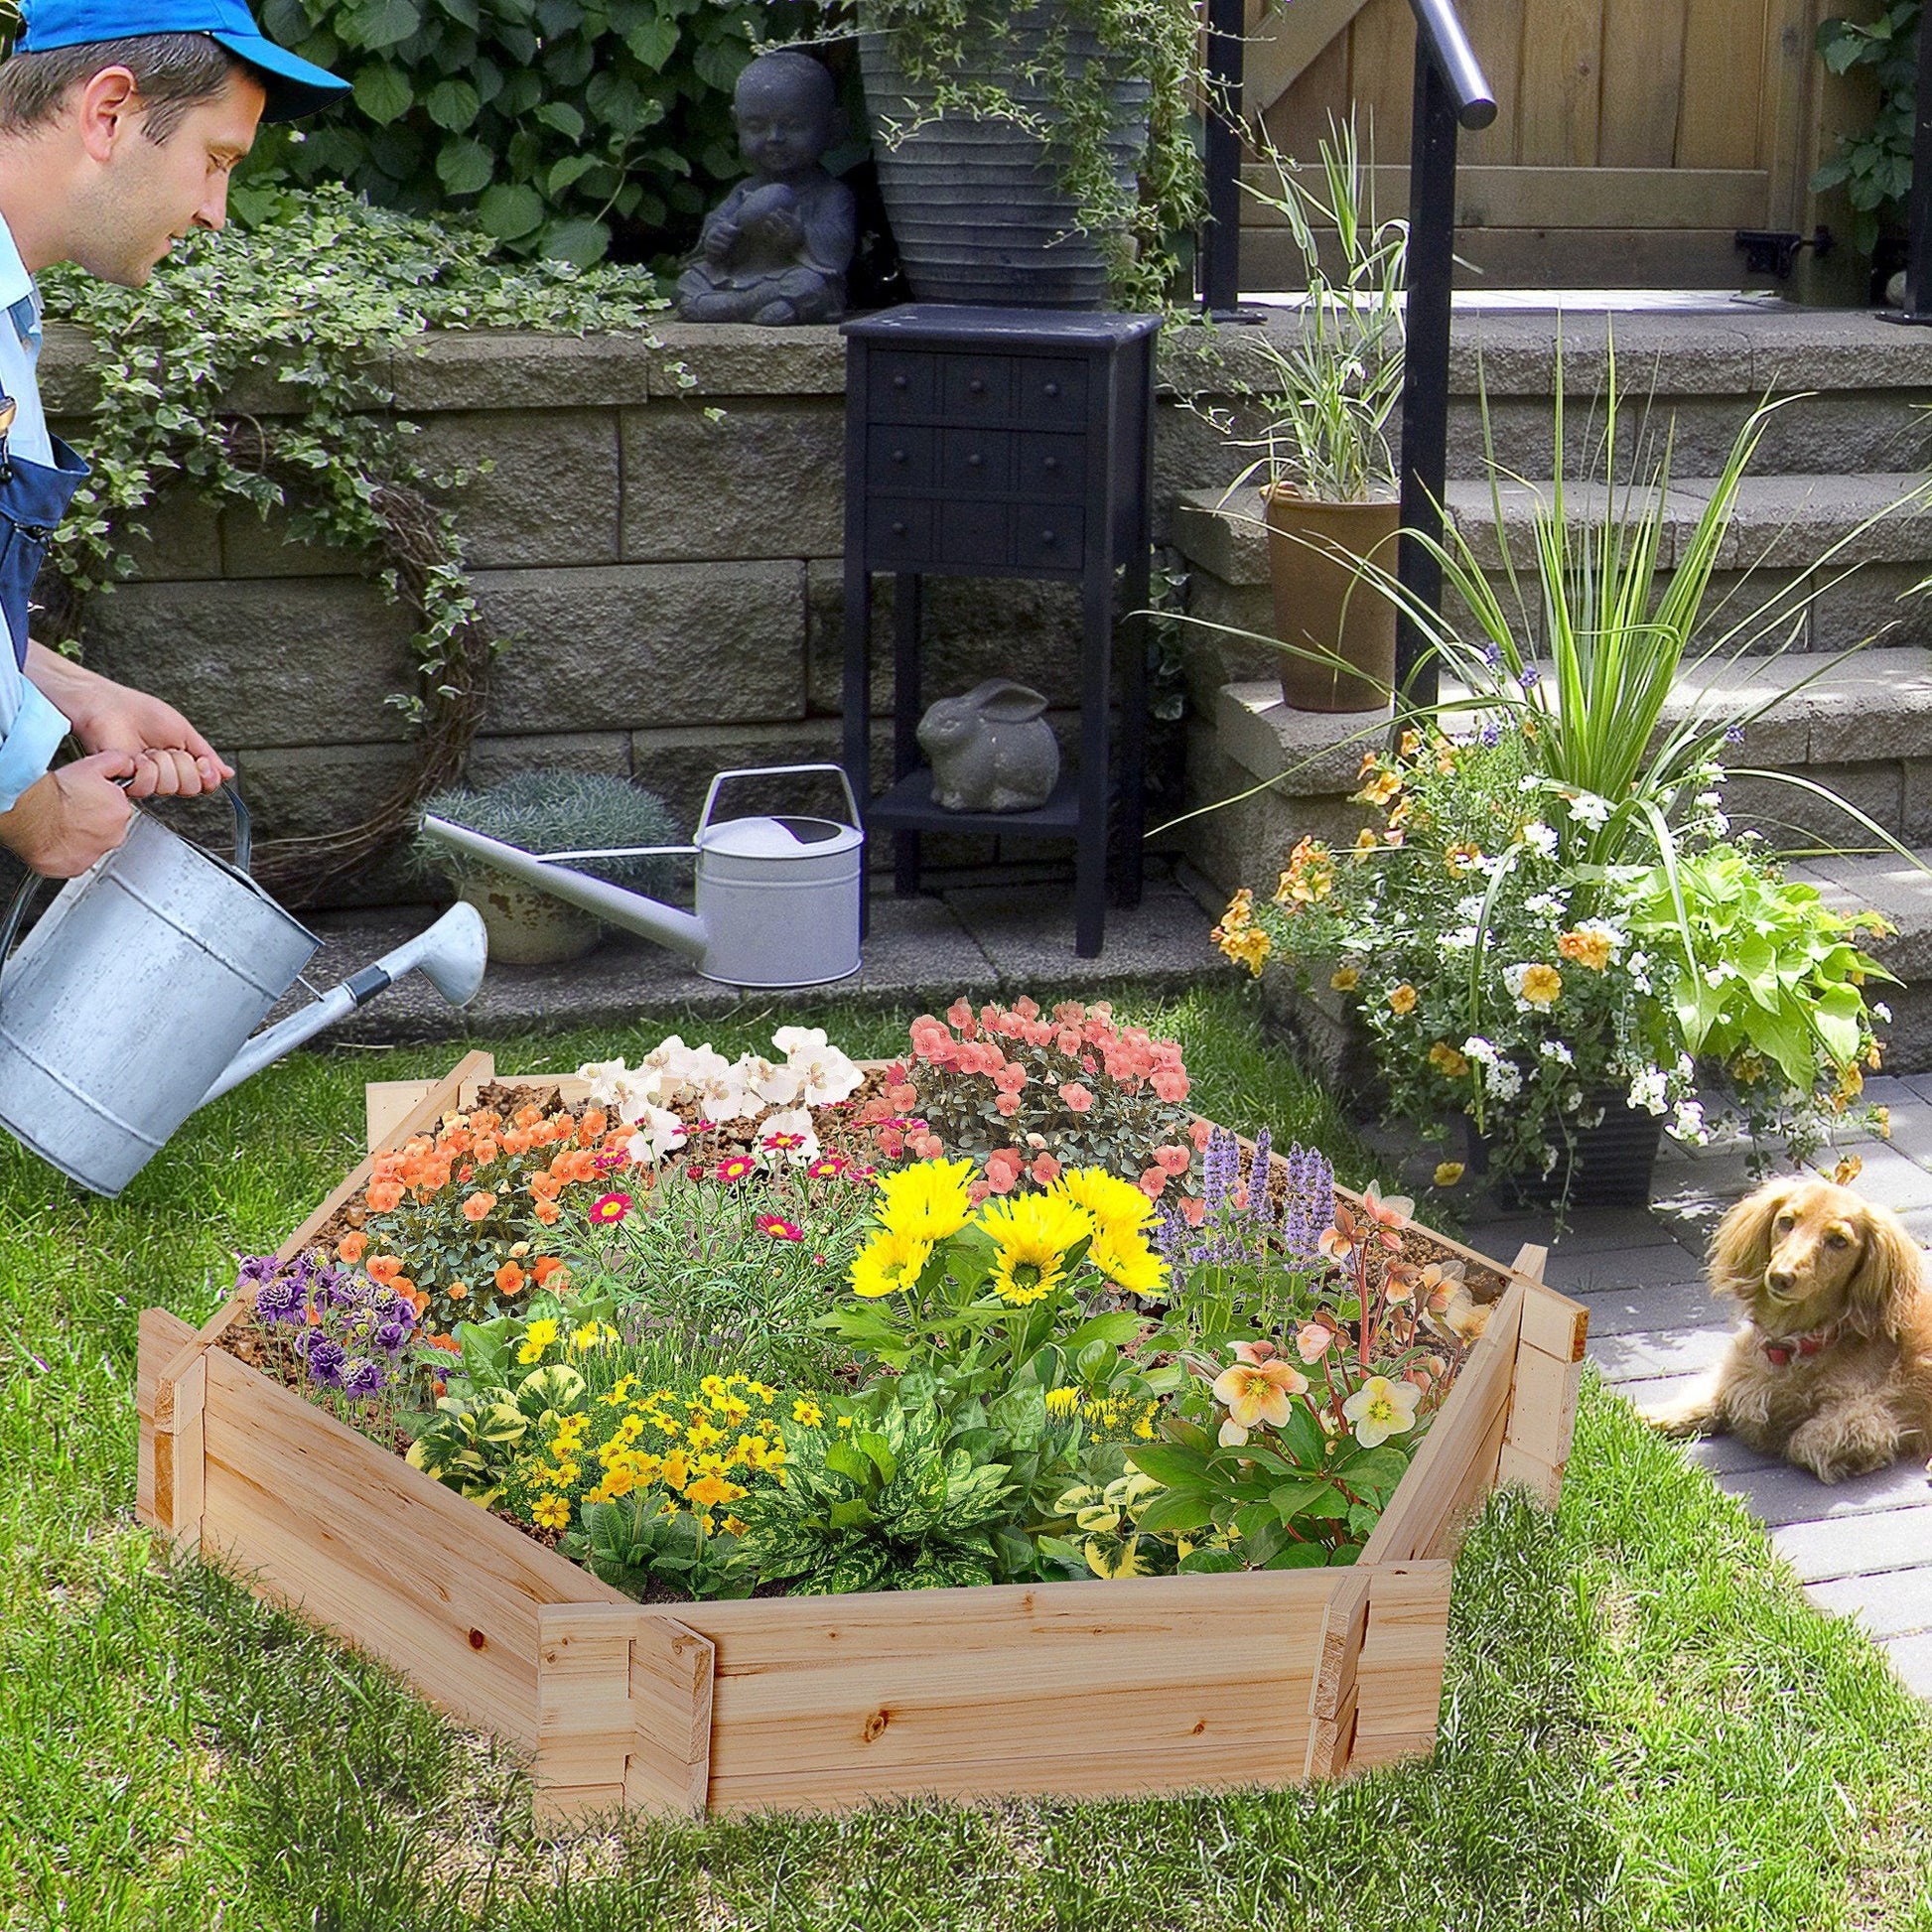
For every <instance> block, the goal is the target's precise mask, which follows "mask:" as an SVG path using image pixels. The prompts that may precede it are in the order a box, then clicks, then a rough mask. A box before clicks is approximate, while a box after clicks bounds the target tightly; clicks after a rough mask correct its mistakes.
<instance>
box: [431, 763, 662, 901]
mask: <svg viewBox="0 0 1932 1932" xmlns="http://www.w3.org/2000/svg"><path fill="white" fill-rule="evenodd" d="M423 811H424V813H425V814H427V815H432V816H434V817H437V818H444V819H448V820H449V821H450V823H451V824H453V825H461V826H464V827H466V828H467V829H468V830H470V831H472V832H481V833H482V834H483V836H484V837H485V838H491V839H499V840H501V841H502V842H503V843H505V844H508V845H514V846H520V847H521V848H522V849H523V850H524V851H526V852H538V853H543V852H581V851H599V850H605V849H609V848H612V847H616V846H668V845H673V844H675V843H676V842H677V836H678V826H677V821H676V820H675V819H673V818H672V816H671V813H670V808H669V806H667V805H666V804H665V803H664V801H663V799H661V798H659V797H658V796H657V794H656V793H655V792H650V791H645V790H643V789H642V788H641V787H640V786H638V785H633V784H631V783H630V782H629V781H628V780H627V779H623V778H618V777H613V776H611V775H610V774H609V773H608V772H603V771H569V770H562V769H551V768H546V767H540V766H539V767H532V768H529V769H525V770H521V771H514V772H512V773H511V774H510V775H509V776H508V777H507V778H505V779H503V780H502V781H501V782H500V783H498V784H493V785H486V786H484V787H483V788H482V789H481V790H472V789H470V788H469V787H467V786H463V787H457V788H454V789H452V790H449V791H439V792H436V793H434V794H433V795H432V796H430V797H428V798H425V799H424V800H423ZM410 859H411V861H412V863H413V864H414V866H415V868H416V870H417V872H418V873H419V874H422V875H426V876H429V877H432V878H443V879H447V880H449V882H450V883H451V884H452V885H453V886H455V887H457V888H458V889H459V890H461V889H462V888H463V887H465V886H467V885H471V884H473V883H475V882H477V881H479V880H482V879H485V878H496V877H498V876H499V875H497V874H496V872H495V870H494V868H492V867H489V866H485V865H482V864H480V863H478V862H477V861H476V860H473V859H469V858H467V857H466V856H465V855H464V854H462V853H460V852H457V851H455V850H453V849H452V848H451V847H449V846H447V845H443V844H440V843H439V842H437V841H436V840H434V839H431V838H429V837H428V836H427V835H426V834H423V833H418V834H417V836H416V840H415V842H414V844H413V845H412V846H411V847H410ZM573 864H574V865H575V866H576V868H577V869H579V870H582V871H585V872H590V873H595V874H596V875H597V876H598V877H599V878H600V879H608V880H609V881H611V883H612V884H613V885H617V886H627V887H629V888H631V889H632V890H633V891H636V892H640V893H662V892H663V891H665V890H666V889H667V888H668V886H669V884H670V881H671V878H672V874H673V868H674V864H675V862H674V861H673V860H672V859H670V858H667V857H663V856H659V857H655V858H635V859H587V860H578V861H574V862H573Z"/></svg>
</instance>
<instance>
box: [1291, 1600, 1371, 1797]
mask: <svg viewBox="0 0 1932 1932" xmlns="http://www.w3.org/2000/svg"><path fill="white" fill-rule="evenodd" d="M1369 1574H1370V1573H1369V1572H1367V1571H1365V1570H1363V1569H1362V1568H1361V1567H1360V1566H1359V1565H1357V1566H1356V1567H1355V1568H1354V1569H1353V1570H1351V1571H1350V1572H1349V1573H1348V1576H1347V1578H1346V1580H1345V1581H1344V1582H1342V1583H1340V1584H1338V1585H1337V1586H1336V1587H1335V1591H1334V1594H1333V1595H1332V1596H1330V1597H1329V1598H1328V1608H1327V1611H1326V1613H1325V1614H1324V1615H1323V1617H1322V1620H1321V1636H1320V1640H1319V1644H1318V1647H1317V1650H1316V1662H1315V1671H1314V1682H1313V1684H1312V1686H1311V1689H1310V1693H1309V1749H1308V1757H1307V1760H1306V1763H1305V1766H1304V1769H1303V1773H1302V1775H1303V1776H1304V1777H1310V1778H1325V1777H1334V1776H1337V1775H1339V1773H1341V1772H1342V1771H1343V1770H1345V1769H1346V1768H1347V1766H1348V1754H1349V1752H1350V1750H1351V1749H1352V1748H1353V1746H1354V1741H1355V1712H1356V1697H1355V1670H1356V1665H1357V1664H1358V1663H1359V1661H1360V1659H1361V1651H1362V1637H1363V1634H1364V1632H1365V1631H1366V1630H1367V1628H1368V1593H1369Z"/></svg>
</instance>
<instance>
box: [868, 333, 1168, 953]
mask: <svg viewBox="0 0 1932 1932" xmlns="http://www.w3.org/2000/svg"><path fill="white" fill-rule="evenodd" d="M1160 327H1161V322H1160V318H1159V317H1158V316H1108V315H1074V314H1064V313H1058V312H1055V311H1050V310H1039V309H980V308H960V307H952V306H948V305H943V304H937V303H913V304H910V305H908V306H907V307H905V308H902V309H891V310H888V311H887V312H886V313H885V314H883V315H877V316H868V317H866V318H864V319H863V320H860V321H857V322H849V323H847V324H846V325H845V330H844V333H845V337H846V341H847V343H848V345H849V346H848V349H847V361H846V416H845V423H846V472H845V475H846V495H845V765H846V770H847V772H848V773H849V775H850V776H851V779H852V789H853V791H854V793H855V794H856V795H857V797H858V798H859V799H860V800H861V802H862V803H866V801H868V800H870V802H869V803H866V823H867V827H868V829H869V830H871V831H874V832H891V833H892V834H893V839H894V872H895V879H896V883H897V889H898V890H899V892H901V893H911V892H916V891H917V890H918V881H919V834H920V832H922V831H928V832H934V831H955V832H995V833H999V834H1002V835H1006V836H1013V835H1016V834H1017V835H1021V836H1030V837H1038V838H1058V839H1069V838H1070V839H1072V840H1074V841H1075V845H1076V860H1075V884H1074V924H1075V934H1076V949H1077V950H1078V952H1079V953H1080V955H1081V956H1082V957H1083V958H1092V957H1093V956H1094V955H1095V954H1097V953H1098V952H1099V951H1100V949H1101V944H1102V940H1103V938H1104V935H1105V927H1106V908H1107V820H1108V796H1109V791H1110V788H1111V789H1112V791H1113V792H1114V794H1115V796H1116V798H1117V801H1118V811H1119V830H1120V841H1119V843H1120V850H1121V853H1122V855H1123V867H1122V877H1121V879H1120V881H1119V885H1120V896H1121V897H1122V899H1123V901H1124V902H1125V903H1128V904H1132V903H1134V902H1135V901H1136V900H1137V899H1138V898H1139V897H1140V887H1141V837H1142V833H1143V830H1144V822H1143V821H1144V807H1143V779H1142V773H1143V766H1144V762H1145V751H1146V737H1147V688H1146V680H1147V649H1146V639H1145V636H1144V634H1143V629H1142V623H1143V621H1142V620H1141V619H1140V618H1139V617H1138V616H1135V615H1133V614H1135V613H1139V612H1141V611H1144V610H1145V609H1146V608H1147V601H1148V570H1149V556H1150V543H1151V532H1150V528H1149V508H1150V500H1151V496H1152V476H1151V468H1152V447H1153V435H1152V431H1153V415H1152V410H1153V398H1154V342H1155V337H1156V335H1157V333H1158V332H1159V330H1160ZM875 571H891V572H893V573H894V574H895V575H896V576H897V603H896V625H895V647H894V707H893V711H894V715H893V745H894V760H893V763H894V770H893V783H892V785H891V786H890V787H889V788H888V789H887V790H886V791H885V792H883V793H882V794H881V795H880V796H879V797H877V798H873V797H872V759H871V748H870V744H869V740H868V727H869V725H870V722H871V717H872V649H871V640H872V578H873V573H874V572H875ZM1117 573H1118V574H1120V575H1121V577H1122V580H1123V581H1122V584H1121V592H1122V595H1123V597H1124V600H1125V609H1126V611H1127V612H1128V614H1129V616H1128V618H1127V621H1125V622H1124V623H1123V625H1122V639H1121V646H1122V648H1121V665H1120V670H1121V679H1120V685H1121V690H1120V733H1119V739H1120V742H1119V745H1118V747H1115V746H1113V745H1112V743H1111V740H1112V738H1113V732H1112V729H1111V719H1110V712H1111V709H1112V697H1113V637H1114V598H1115V578H1116V574H1117ZM934 575H941V576H953V577H1039V578H1050V579H1055V580H1057V581H1060V582H1064V583H1077V584H1078V585H1079V586H1080V589H1081V603H1082V612H1083V626H1084V637H1083V645H1082V658H1081V685H1080V756H1079V766H1078V769H1077V771H1076V770H1073V769H1071V768H1063V769H1062V771H1061V773H1060V781H1059V783H1058V785H1057V786H1056V787H1055V789H1054V792H1053V796H1052V797H1051V798H1049V799H1048V800H1047V801H1046V803H1045V804H1044V805H1042V806H1041V807H1040V808H1039V809H1038V810H1037V811H1030V812H949V811H942V810H941V809H940V808H939V807H938V806H937V805H935V804H934V803H933V802H932V783H931V775H930V773H929V772H927V771H926V770H925V769H924V767H923V766H922V765H921V763H920V761H919V748H918V741H917V739H916V738H915V737H914V735H913V734H914V732H915V731H916V729H917V727H918V722H919V717H920V713H921V711H922V709H923V704H922V701H921V695H920V692H921V684H920V675H919V657H920V644H919V629H920V624H919V618H920V604H921V585H922V580H923V579H924V578H926V577H929V576H934ZM1002 668H1004V669H1005V670H1006V671H1008V672H1009V673H1010V674H1011V675H1012V676H1014V677H1017V678H1020V679H1021V680H1022V681H1025V680H1026V679H1027V678H1028V676H1029V666H1028V665H1027V664H1026V663H1024V662H1021V661H1015V662H1012V663H1009V664H1007V665H1005V666H1003V667H1002Z"/></svg>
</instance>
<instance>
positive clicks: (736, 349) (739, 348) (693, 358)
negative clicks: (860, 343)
mask: <svg viewBox="0 0 1932 1932" xmlns="http://www.w3.org/2000/svg"><path fill="white" fill-rule="evenodd" d="M650 333H651V335H652V337H653V338H654V339H655V344H656V345H655V346H654V347H653V348H652V349H651V351H650V369H651V374H650V387H651V394H652V395H653V396H668V397H675V396H840V397H842V396H844V394H845V339H844V338H843V337H842V336H841V335H840V334H839V332H838V328H837V325H836V324H831V323H827V324H823V325H806V326H804V327H801V328H796V329H761V328H759V325H758V324H756V323H750V322H679V321H677V320H676V319H675V318H674V317H671V316H666V317H665V318H664V319H663V320H662V321H661V322H658V323H654V324H653V325H652V328H651V332H650Z"/></svg>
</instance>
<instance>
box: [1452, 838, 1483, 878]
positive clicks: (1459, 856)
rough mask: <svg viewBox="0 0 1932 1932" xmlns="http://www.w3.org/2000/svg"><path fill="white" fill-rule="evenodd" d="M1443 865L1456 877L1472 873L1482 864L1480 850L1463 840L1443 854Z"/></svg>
mask: <svg viewBox="0 0 1932 1932" xmlns="http://www.w3.org/2000/svg"><path fill="white" fill-rule="evenodd" d="M1443 863H1444V865H1446V866H1447V867H1448V868H1449V871H1450V872H1452V873H1455V874H1456V875H1457V876H1458V877H1459V876H1460V875H1461V874H1463V873H1465V872H1474V871H1475V869H1476V868H1477V867H1478V866H1479V865H1481V864H1482V848H1481V846H1479V845H1470V844H1469V843H1468V842H1467V840H1463V841H1461V842H1459V843H1457V844H1455V845H1452V846H1450V847H1449V850H1448V851H1447V852H1445V853H1444V854H1443Z"/></svg>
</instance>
